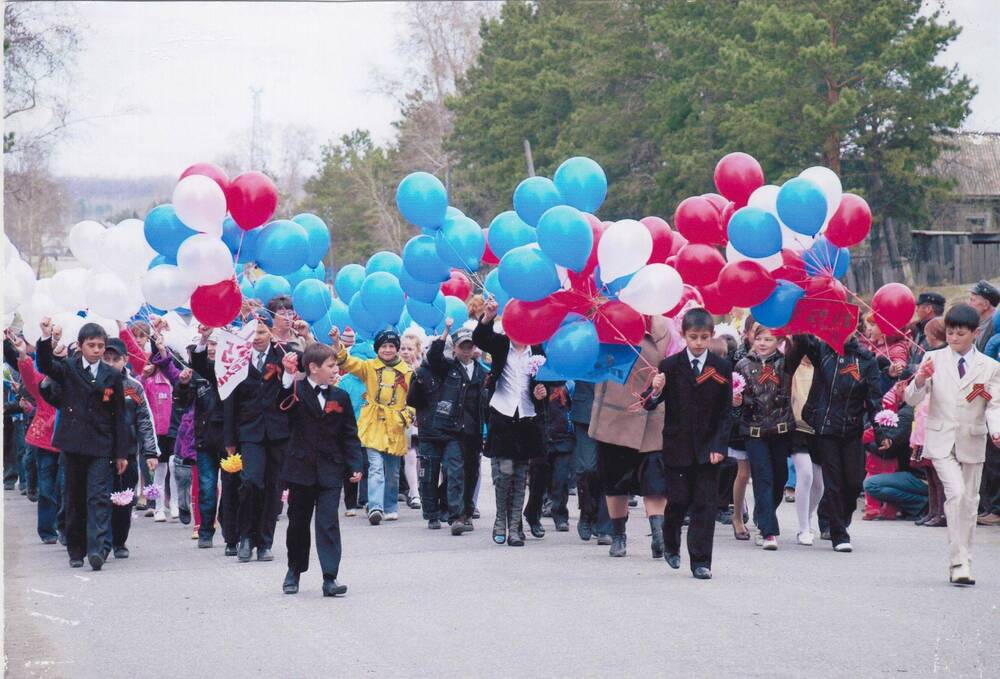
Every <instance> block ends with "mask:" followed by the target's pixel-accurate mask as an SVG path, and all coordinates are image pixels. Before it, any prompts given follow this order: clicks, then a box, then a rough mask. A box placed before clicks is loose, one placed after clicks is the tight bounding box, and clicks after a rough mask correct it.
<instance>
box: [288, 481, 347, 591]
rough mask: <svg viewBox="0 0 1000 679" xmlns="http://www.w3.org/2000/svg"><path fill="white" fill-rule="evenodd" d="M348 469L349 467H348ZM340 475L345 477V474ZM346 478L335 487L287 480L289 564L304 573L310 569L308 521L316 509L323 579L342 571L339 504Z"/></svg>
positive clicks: (318, 551)
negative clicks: (288, 481) (308, 484)
mask: <svg viewBox="0 0 1000 679" xmlns="http://www.w3.org/2000/svg"><path fill="white" fill-rule="evenodd" d="M345 471H346V470H345ZM339 478H341V479H342V478H343V474H341V475H340V477H339ZM342 487H343V481H341V482H340V483H339V484H338V485H336V486H334V487H332V488H326V487H321V486H318V485H311V486H303V485H300V484H297V483H289V484H288V530H287V532H286V533H285V545H286V547H287V548H288V568H290V569H291V570H293V571H295V572H297V573H305V572H306V571H307V570H309V548H310V539H309V538H310V536H309V523H310V521H311V520H312V518H313V511H314V510H315V512H316V552H317V554H318V555H319V565H320V568H322V569H323V579H324V580H333V579H336V577H337V574H338V573H339V571H340V555H341V546H340V520H339V519H338V517H337V507H338V505H339V504H340V491H341V488H342Z"/></svg>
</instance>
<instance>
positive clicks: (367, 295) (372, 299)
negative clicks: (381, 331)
mask: <svg viewBox="0 0 1000 679" xmlns="http://www.w3.org/2000/svg"><path fill="white" fill-rule="evenodd" d="M358 295H359V296H360V300H361V303H362V304H363V305H364V307H365V309H367V310H368V311H369V312H370V313H371V315H372V317H373V318H374V319H375V320H376V322H377V323H378V326H379V327H380V328H381V327H383V326H385V325H395V324H396V323H398V322H399V315H400V314H401V313H402V312H403V305H404V304H405V303H406V296H405V295H403V289H402V288H401V287H399V279H398V278H396V277H395V276H393V275H392V274H391V273H388V272H387V271H376V272H375V273H373V274H369V275H368V276H366V277H365V282H364V283H362V284H361V292H360V293H358Z"/></svg>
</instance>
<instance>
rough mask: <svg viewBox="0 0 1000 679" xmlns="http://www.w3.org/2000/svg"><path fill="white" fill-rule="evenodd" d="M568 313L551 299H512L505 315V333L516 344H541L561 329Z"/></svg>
mask: <svg viewBox="0 0 1000 679" xmlns="http://www.w3.org/2000/svg"><path fill="white" fill-rule="evenodd" d="M567 312H568V309H567V308H566V307H565V306H563V305H561V304H559V303H557V302H555V301H554V300H553V299H552V298H551V297H546V298H544V299H541V300H538V301H535V302H525V301H523V300H519V299H512V300H510V302H509V303H508V304H507V308H506V310H505V311H504V314H503V331H504V332H505V333H506V334H507V336H508V337H510V338H511V339H512V340H514V341H515V342H520V343H521V344H541V343H542V342H544V341H545V340H547V339H549V338H550V337H552V335H553V334H554V333H555V331H556V330H558V329H559V325H560V324H561V323H562V322H563V319H564V318H566V314H567Z"/></svg>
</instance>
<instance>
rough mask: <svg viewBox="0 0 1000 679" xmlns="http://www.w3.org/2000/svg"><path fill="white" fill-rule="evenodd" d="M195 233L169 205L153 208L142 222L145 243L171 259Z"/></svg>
mask: <svg viewBox="0 0 1000 679" xmlns="http://www.w3.org/2000/svg"><path fill="white" fill-rule="evenodd" d="M197 233H198V232H197V231H195V230H193V229H189V228H188V227H186V226H184V224H182V223H181V220H180V219H178V218H177V213H176V211H175V210H174V206H173V205H169V204H167V205H157V206H156V207H154V208H153V209H152V210H150V211H149V214H147V215H146V219H145V221H144V222H143V234H144V235H145V237H146V242H147V243H149V245H150V247H152V248H153V249H154V250H156V251H157V252H159V253H160V254H161V255H164V256H166V257H170V258H171V259H176V258H177V249H178V248H179V247H180V246H181V243H183V242H184V241H185V240H187V239H188V238H190V237H191V236H194V235H196V234H197ZM71 235H72V234H71ZM81 261H82V260H81Z"/></svg>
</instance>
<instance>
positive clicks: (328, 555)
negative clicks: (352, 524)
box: [276, 344, 362, 596]
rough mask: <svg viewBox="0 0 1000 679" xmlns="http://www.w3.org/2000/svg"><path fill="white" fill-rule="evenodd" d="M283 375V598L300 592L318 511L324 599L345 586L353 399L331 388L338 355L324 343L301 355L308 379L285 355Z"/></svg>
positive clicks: (356, 461) (357, 447) (355, 459)
mask: <svg viewBox="0 0 1000 679" xmlns="http://www.w3.org/2000/svg"><path fill="white" fill-rule="evenodd" d="M282 363H283V366H284V369H285V373H284V375H283V376H282V378H281V387H282V388H281V393H280V394H279V396H278V400H277V401H276V403H277V404H278V405H279V407H281V408H284V409H286V412H288V413H289V416H290V419H291V433H292V440H291V445H290V446H289V447H288V450H287V451H286V453H285V460H284V464H283V465H282V468H281V480H282V481H284V482H285V483H287V484H288V531H287V533H286V536H285V540H286V541H285V544H286V545H287V547H288V573H287V574H286V575H285V582H284V584H283V586H282V588H283V590H284V592H285V594H295V593H297V592H298V591H299V576H300V575H301V574H302V573H304V572H306V570H308V569H309V521H310V519H312V515H313V509H315V510H316V551H317V552H318V553H319V564H320V567H321V568H322V569H323V596H337V595H339V594H344V593H346V592H347V587H346V586H345V585H341V584H339V583H338V582H337V573H338V571H339V570H340V523H339V520H338V518H337V505H339V504H340V491H341V488H343V485H344V479H345V478H348V477H349V480H350V482H351V483H358V482H359V481H360V480H361V463H362V462H361V461H362V455H361V441H360V440H359V439H358V425H357V422H356V421H355V419H354V408H353V407H352V406H351V397H350V396H348V395H347V392H346V391H344V390H343V389H337V388H336V387H334V386H332V384H333V383H334V382H335V381H336V377H337V373H338V372H339V370H338V368H337V360H336V355H335V354H334V352H333V349H331V348H330V347H328V346H326V345H324V344H313V345H310V346H309V347H307V348H306V351H305V353H304V354H303V356H302V363H303V365H304V367H305V372H306V375H307V377H306V378H305V379H304V380H298V381H296V379H295V377H296V374H297V373H298V370H299V357H298V356H297V355H296V354H294V353H291V352H290V353H288V354H285V357H284V359H283V361H282Z"/></svg>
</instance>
